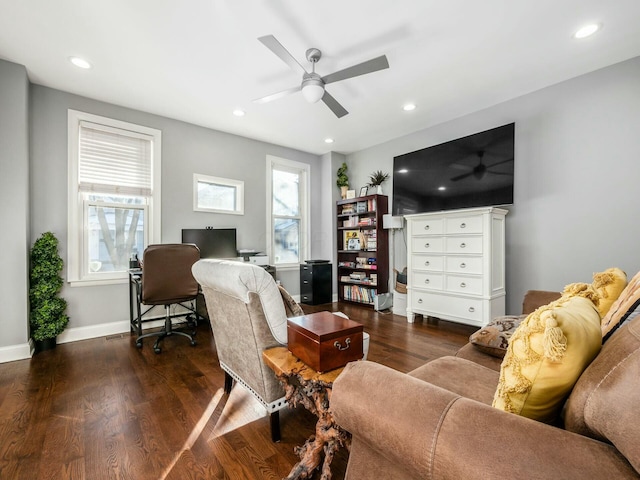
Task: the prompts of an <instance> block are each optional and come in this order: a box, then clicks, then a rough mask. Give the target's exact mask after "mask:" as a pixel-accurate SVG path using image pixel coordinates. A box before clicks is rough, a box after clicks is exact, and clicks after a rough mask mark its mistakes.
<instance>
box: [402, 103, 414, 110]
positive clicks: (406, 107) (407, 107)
mask: <svg viewBox="0 0 640 480" xmlns="http://www.w3.org/2000/svg"><path fill="white" fill-rule="evenodd" d="M402 109H403V110H404V111H405V112H410V111H411V110H415V109H416V106H415V105H414V104H413V103H407V104H406V105H405V106H404V107H402Z"/></svg>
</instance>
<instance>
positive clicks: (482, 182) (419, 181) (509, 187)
mask: <svg viewBox="0 0 640 480" xmlns="http://www.w3.org/2000/svg"><path fill="white" fill-rule="evenodd" d="M514 137H515V124H514V123H510V124H508V125H503V126H502V127H497V128H493V129H491V130H487V131H485V132H480V133H476V134H474V135H469V136H467V137H463V138H459V139H457V140H452V141H450V142H446V143H441V144H440V145H435V146H432V147H427V148H423V149H422V150H417V151H415V152H411V153H406V154H404V155H400V156H397V157H394V159H393V209H392V211H393V215H408V214H412V213H425V212H435V211H440V210H452V209H458V208H469V207H484V206H492V205H509V204H512V203H513V172H514Z"/></svg>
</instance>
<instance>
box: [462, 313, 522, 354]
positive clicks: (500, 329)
mask: <svg viewBox="0 0 640 480" xmlns="http://www.w3.org/2000/svg"><path fill="white" fill-rule="evenodd" d="M525 318H527V316H526V315H504V316H502V317H496V318H494V319H493V320H492V321H490V322H489V323H487V324H486V325H485V326H484V327H482V328H481V329H480V330H478V331H476V332H474V333H472V334H471V336H470V337H469V342H471V343H472V344H473V345H475V347H476V348H478V349H479V350H480V351H482V352H484V353H486V354H488V355H491V356H493V357H498V358H504V354H505V353H507V347H508V346H509V339H510V338H511V335H513V332H515V331H516V328H518V326H519V325H520V322H522V320H524V319H525Z"/></svg>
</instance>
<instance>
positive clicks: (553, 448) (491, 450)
mask: <svg viewBox="0 0 640 480" xmlns="http://www.w3.org/2000/svg"><path fill="white" fill-rule="evenodd" d="M331 410H332V411H333V414H334V419H335V420H336V422H337V423H338V424H339V425H340V426H342V427H343V428H344V429H346V430H347V431H349V432H351V433H352V435H353V441H354V444H355V442H364V443H365V444H366V445H368V447H369V448H371V449H373V450H374V451H376V453H378V454H379V455H380V456H381V457H384V458H385V459H386V460H387V461H389V462H392V463H393V464H395V465H403V466H404V467H405V468H406V470H407V471H408V472H410V473H411V475H412V477H415V478H433V479H444V480H447V479H451V480H453V479H460V478H478V477H479V476H482V478H501V479H502V478H518V477H523V476H524V477H526V478H540V479H547V478H576V479H578V478H579V479H584V478H638V476H637V473H636V472H635V470H633V468H632V467H631V466H630V465H629V463H628V462H627V461H626V460H625V459H624V458H623V457H622V456H621V455H620V454H619V453H618V452H617V451H616V450H615V448H614V447H612V446H611V445H607V444H604V443H601V442H598V441H596V440H593V439H590V438H587V437H583V436H581V435H577V434H574V433H571V432H567V431H565V430H562V429H559V428H556V427H552V426H550V425H546V424H543V423H539V422H536V421H533V420H530V419H527V418H524V417H520V416H517V415H514V414H511V413H506V412H504V411H501V410H498V409H495V408H493V407H490V406H488V405H484V404H482V403H479V402H476V401H473V400H470V399H466V398H463V397H460V396H459V395H456V394H454V393H451V392H449V391H447V390H444V389H442V388H439V387H437V386H435V385H432V384H430V383H427V382H424V381H421V380H419V379H416V378H413V377H410V376H408V375H406V374H403V373H401V372H398V371H395V370H392V369H390V368H388V367H385V366H383V365H379V364H376V363H373V362H353V363H350V364H349V365H347V367H346V368H345V370H344V371H343V372H342V373H341V374H340V376H339V377H338V378H337V379H336V381H335V382H334V385H333V392H332V396H331ZM479 472H482V474H481V475H480V474H479ZM360 473H361V474H362V472H360ZM369 473H371V474H373V472H369ZM372 478H373V477H372Z"/></svg>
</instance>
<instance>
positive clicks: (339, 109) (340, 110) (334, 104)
mask: <svg viewBox="0 0 640 480" xmlns="http://www.w3.org/2000/svg"><path fill="white" fill-rule="evenodd" d="M322 101H323V102H324V104H325V105H326V106H327V107H329V109H331V111H332V112H333V113H334V114H335V116H336V117H338V118H342V117H344V116H345V115H346V114H347V113H349V112H347V110H346V109H345V108H344V107H343V106H342V105H340V104H339V103H338V101H337V100H336V99H335V98H333V97H332V96H331V95H329V92H327V91H326V90H325V91H324V95H323V96H322Z"/></svg>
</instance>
